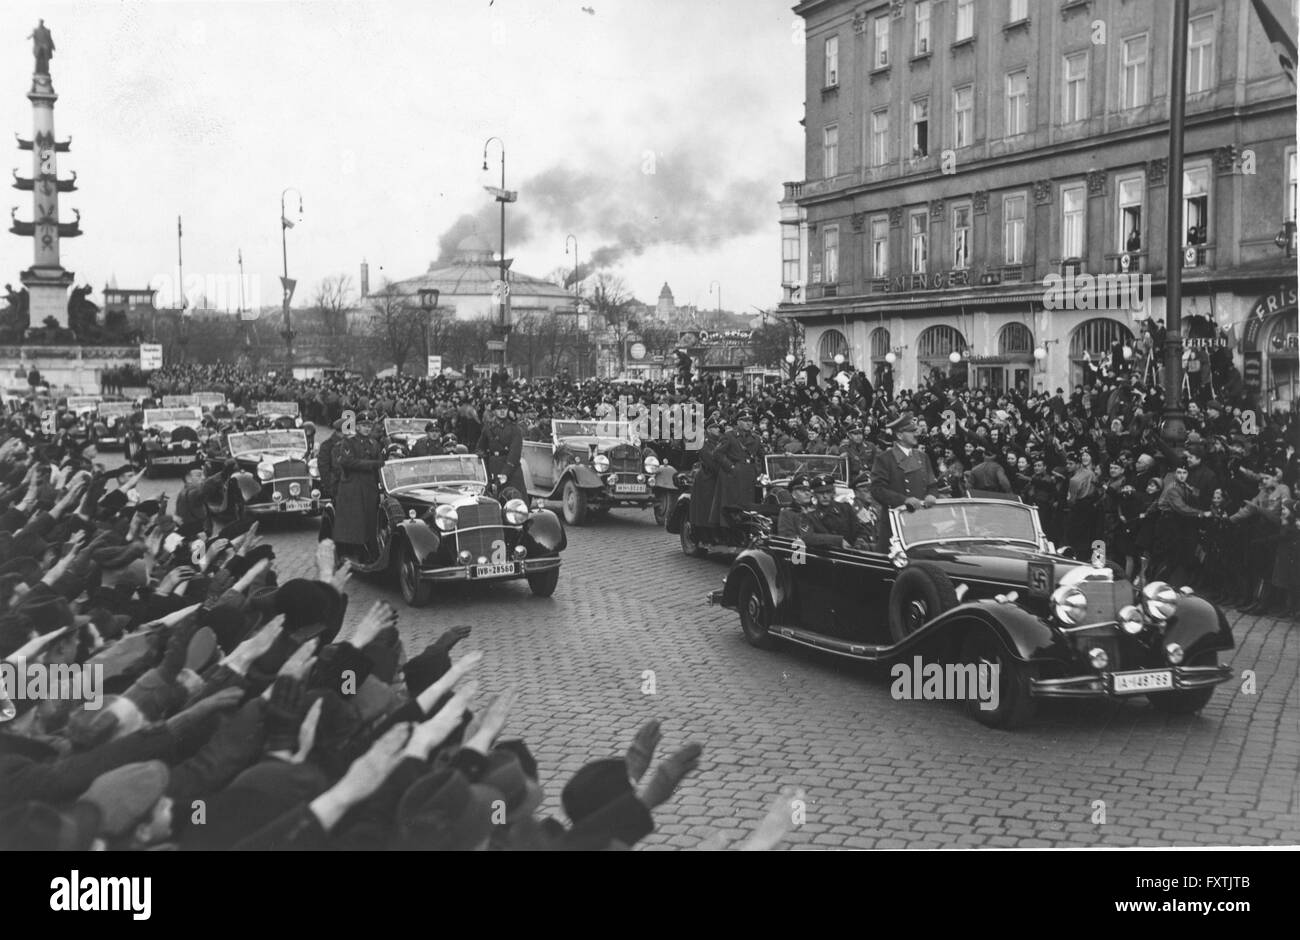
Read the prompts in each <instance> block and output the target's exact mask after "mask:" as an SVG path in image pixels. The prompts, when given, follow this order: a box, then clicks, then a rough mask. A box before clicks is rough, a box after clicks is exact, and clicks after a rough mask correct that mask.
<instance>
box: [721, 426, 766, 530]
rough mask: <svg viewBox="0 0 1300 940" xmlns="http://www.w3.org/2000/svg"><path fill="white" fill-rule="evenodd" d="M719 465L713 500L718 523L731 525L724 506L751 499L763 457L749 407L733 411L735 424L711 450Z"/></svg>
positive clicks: (760, 443)
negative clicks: (714, 450)
mask: <svg viewBox="0 0 1300 940" xmlns="http://www.w3.org/2000/svg"><path fill="white" fill-rule="evenodd" d="M714 456H715V458H716V459H717V461H718V466H719V467H720V468H721V471H722V472H721V474H720V476H719V477H718V489H717V493H716V495H715V497H714V503H715V504H716V505H717V508H718V511H717V513H716V516H717V519H718V521H717V523H716V524H717V525H722V526H726V525H730V521H729V518H728V515H727V513H726V511H725V510H726V509H727V508H728V507H731V506H749V505H751V504H752V503H753V502H754V492H755V488H756V487H757V485H758V472H759V471H758V468H759V465H760V464H761V462H762V459H763V442H762V441H761V440H759V438H758V436H757V435H755V434H754V416H753V415H752V414H751V413H750V412H748V411H742V412H740V413H739V414H737V415H736V427H735V429H734V430H731V431H728V432H727V433H726V434H724V435H723V436H722V441H721V442H720V443H719V445H718V449H717V451H716V452H715V454H714Z"/></svg>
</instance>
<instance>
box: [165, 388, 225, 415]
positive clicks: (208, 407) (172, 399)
mask: <svg viewBox="0 0 1300 940" xmlns="http://www.w3.org/2000/svg"><path fill="white" fill-rule="evenodd" d="M225 403H226V396H225V395H223V394H222V393H221V392H191V393H190V394H188V395H164V396H163V397H162V404H163V407H164V408H194V407H197V408H201V409H202V410H203V413H204V414H209V413H211V412H212V410H213V409H214V408H216V407H218V406H220V405H224V404H225Z"/></svg>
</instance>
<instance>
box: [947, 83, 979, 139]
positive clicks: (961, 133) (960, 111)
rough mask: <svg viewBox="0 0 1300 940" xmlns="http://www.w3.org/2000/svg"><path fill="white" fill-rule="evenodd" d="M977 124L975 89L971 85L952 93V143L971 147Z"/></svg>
mask: <svg viewBox="0 0 1300 940" xmlns="http://www.w3.org/2000/svg"><path fill="white" fill-rule="evenodd" d="M974 126H975V89H974V88H973V87H972V86H970V85H965V86H963V87H961V88H957V89H954V90H953V93H952V145H953V146H954V147H957V148H961V147H969V146H970V144H971V134H972V132H973V130H974Z"/></svg>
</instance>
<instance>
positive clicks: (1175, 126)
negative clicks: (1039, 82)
mask: <svg viewBox="0 0 1300 940" xmlns="http://www.w3.org/2000/svg"><path fill="white" fill-rule="evenodd" d="M1187 7H1188V0H1174V30H1173V35H1172V36H1170V37H1169V42H1170V45H1171V49H1170V65H1169V88H1170V93H1169V177H1168V179H1169V185H1168V192H1167V193H1166V197H1167V198H1168V200H1169V204H1168V213H1167V216H1166V219H1165V413H1164V424H1163V426H1162V427H1161V429H1160V434H1161V436H1162V437H1163V438H1164V439H1165V441H1166V442H1167V443H1169V444H1173V445H1178V444H1181V443H1182V442H1183V441H1184V440H1186V438H1187V425H1186V422H1184V420H1183V404H1182V394H1183V357H1182V352H1183V348H1182V347H1183V321H1182V313H1183V310H1182V307H1183V249H1182V245H1183V241H1184V236H1185V234H1186V233H1185V232H1184V230H1183V217H1182V216H1183V121H1184V115H1185V114H1186V110H1187Z"/></svg>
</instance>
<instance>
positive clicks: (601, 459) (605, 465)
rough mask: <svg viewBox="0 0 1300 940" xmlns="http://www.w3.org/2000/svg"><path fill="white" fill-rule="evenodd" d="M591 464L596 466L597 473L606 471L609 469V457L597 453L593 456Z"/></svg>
mask: <svg viewBox="0 0 1300 940" xmlns="http://www.w3.org/2000/svg"><path fill="white" fill-rule="evenodd" d="M591 465H592V466H593V467H595V468H596V472H597V473H604V472H605V471H606V470H608V469H609V458H608V457H606V456H605V455H604V454H597V455H596V456H595V457H593V458H591Z"/></svg>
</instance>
